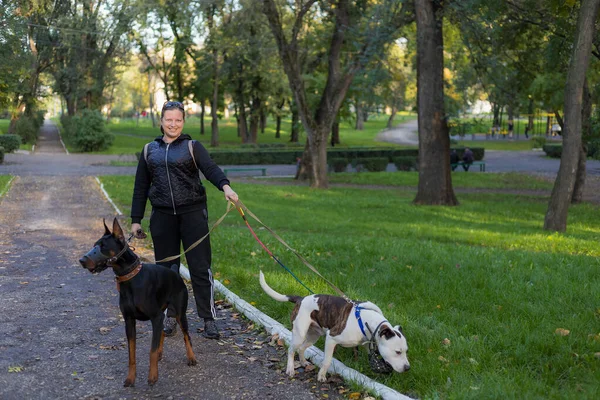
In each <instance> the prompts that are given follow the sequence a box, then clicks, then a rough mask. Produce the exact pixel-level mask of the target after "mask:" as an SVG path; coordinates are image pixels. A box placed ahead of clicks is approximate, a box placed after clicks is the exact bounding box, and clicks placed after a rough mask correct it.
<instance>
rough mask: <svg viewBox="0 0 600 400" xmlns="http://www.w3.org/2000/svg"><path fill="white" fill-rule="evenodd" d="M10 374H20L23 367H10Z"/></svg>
mask: <svg viewBox="0 0 600 400" xmlns="http://www.w3.org/2000/svg"><path fill="white" fill-rule="evenodd" d="M8 372H9V373H11V374H12V373H19V372H23V367H21V366H20V365H15V366H12V367H8Z"/></svg>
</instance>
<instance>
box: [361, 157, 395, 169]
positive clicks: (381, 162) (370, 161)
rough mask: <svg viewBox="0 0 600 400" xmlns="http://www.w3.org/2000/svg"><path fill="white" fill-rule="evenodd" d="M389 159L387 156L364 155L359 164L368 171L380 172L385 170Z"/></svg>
mask: <svg viewBox="0 0 600 400" xmlns="http://www.w3.org/2000/svg"><path fill="white" fill-rule="evenodd" d="M389 161H390V160H388V158H387V157H365V158H361V159H360V161H359V164H360V165H362V167H363V168H364V169H366V170H367V171H369V172H381V171H385V170H386V168H387V165H388V163H389ZM361 169H362V168H361Z"/></svg>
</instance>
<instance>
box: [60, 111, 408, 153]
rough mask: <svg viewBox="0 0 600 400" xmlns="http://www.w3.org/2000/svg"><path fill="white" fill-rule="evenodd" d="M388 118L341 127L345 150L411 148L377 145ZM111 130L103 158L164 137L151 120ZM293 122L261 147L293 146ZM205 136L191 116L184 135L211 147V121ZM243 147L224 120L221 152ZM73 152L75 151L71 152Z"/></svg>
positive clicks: (115, 124) (271, 132)
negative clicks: (360, 126) (361, 127)
mask: <svg viewBox="0 0 600 400" xmlns="http://www.w3.org/2000/svg"><path fill="white" fill-rule="evenodd" d="M411 118H415V116H414V115H412V114H408V113H404V114H401V115H399V116H398V117H397V118H396V120H395V122H396V123H401V122H404V121H406V120H408V119H411ZM386 124H387V116H385V115H381V116H372V117H371V118H370V119H369V121H367V122H365V128H364V130H362V131H356V130H354V126H353V125H352V124H350V123H349V122H342V123H341V125H340V138H341V142H342V143H341V144H340V146H341V147H351V146H363V147H365V146H366V147H376V146H386V147H390V146H392V147H407V146H397V145H394V144H391V143H385V142H375V141H374V139H375V136H377V134H378V133H379V132H380V131H382V130H383V129H385V127H386ZM108 129H109V131H111V132H112V133H114V134H115V141H114V143H113V145H112V146H111V147H110V148H109V149H108V150H106V151H104V152H101V154H132V153H135V152H139V151H141V149H142V148H143V147H144V144H145V143H147V142H149V141H151V140H153V139H154V138H155V137H157V136H160V130H159V128H158V127H156V128H152V123H151V121H149V120H147V119H146V120H144V119H140V121H139V123H138V122H137V121H136V120H134V119H118V118H113V119H112V120H111V123H110V124H108ZM289 129H290V120H289V119H285V120H283V121H282V124H281V138H279V139H277V138H275V121H273V119H268V120H267V127H266V128H265V133H259V134H258V142H259V143H284V144H288V145H292V144H290V143H289V135H290V133H289V132H290V131H289ZM205 131H206V133H205V134H204V135H200V119H199V118H197V117H195V116H191V117H189V118H188V119H187V120H186V123H185V128H184V133H188V134H190V135H191V136H192V137H193V138H194V139H196V140H199V141H200V142H202V143H203V144H204V145H205V146H207V147H208V146H210V119H209V118H207V119H206V120H205ZM305 140H306V139H305V137H304V136H303V135H302V136H301V138H300V141H299V143H298V144H297V146H299V147H303V146H304V142H305ZM240 143H241V140H240V138H238V136H237V125H236V121H235V118H228V119H222V120H220V121H219V148H227V147H238V146H239V145H240ZM69 150H71V149H69Z"/></svg>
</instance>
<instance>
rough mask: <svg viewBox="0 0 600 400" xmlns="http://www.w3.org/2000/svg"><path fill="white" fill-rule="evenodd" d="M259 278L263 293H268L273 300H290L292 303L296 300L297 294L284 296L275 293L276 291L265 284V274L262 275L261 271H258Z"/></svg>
mask: <svg viewBox="0 0 600 400" xmlns="http://www.w3.org/2000/svg"><path fill="white" fill-rule="evenodd" d="M259 279H260V286H261V287H262V288H263V290H264V291H265V293H266V294H268V295H269V296H271V297H272V298H274V299H275V300H277V301H291V302H293V303H295V302H296V300H297V297H298V296H286V295H284V294H281V293H277V292H276V291H274V290H273V289H271V287H270V286H269V285H267V282H266V281H265V276H264V275H263V273H262V271H260V277H259Z"/></svg>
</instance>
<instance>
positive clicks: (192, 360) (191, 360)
mask: <svg viewBox="0 0 600 400" xmlns="http://www.w3.org/2000/svg"><path fill="white" fill-rule="evenodd" d="M196 364H198V362H197V361H196V359H195V358H190V359H188V366H190V367H193V366H194V365H196Z"/></svg>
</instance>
